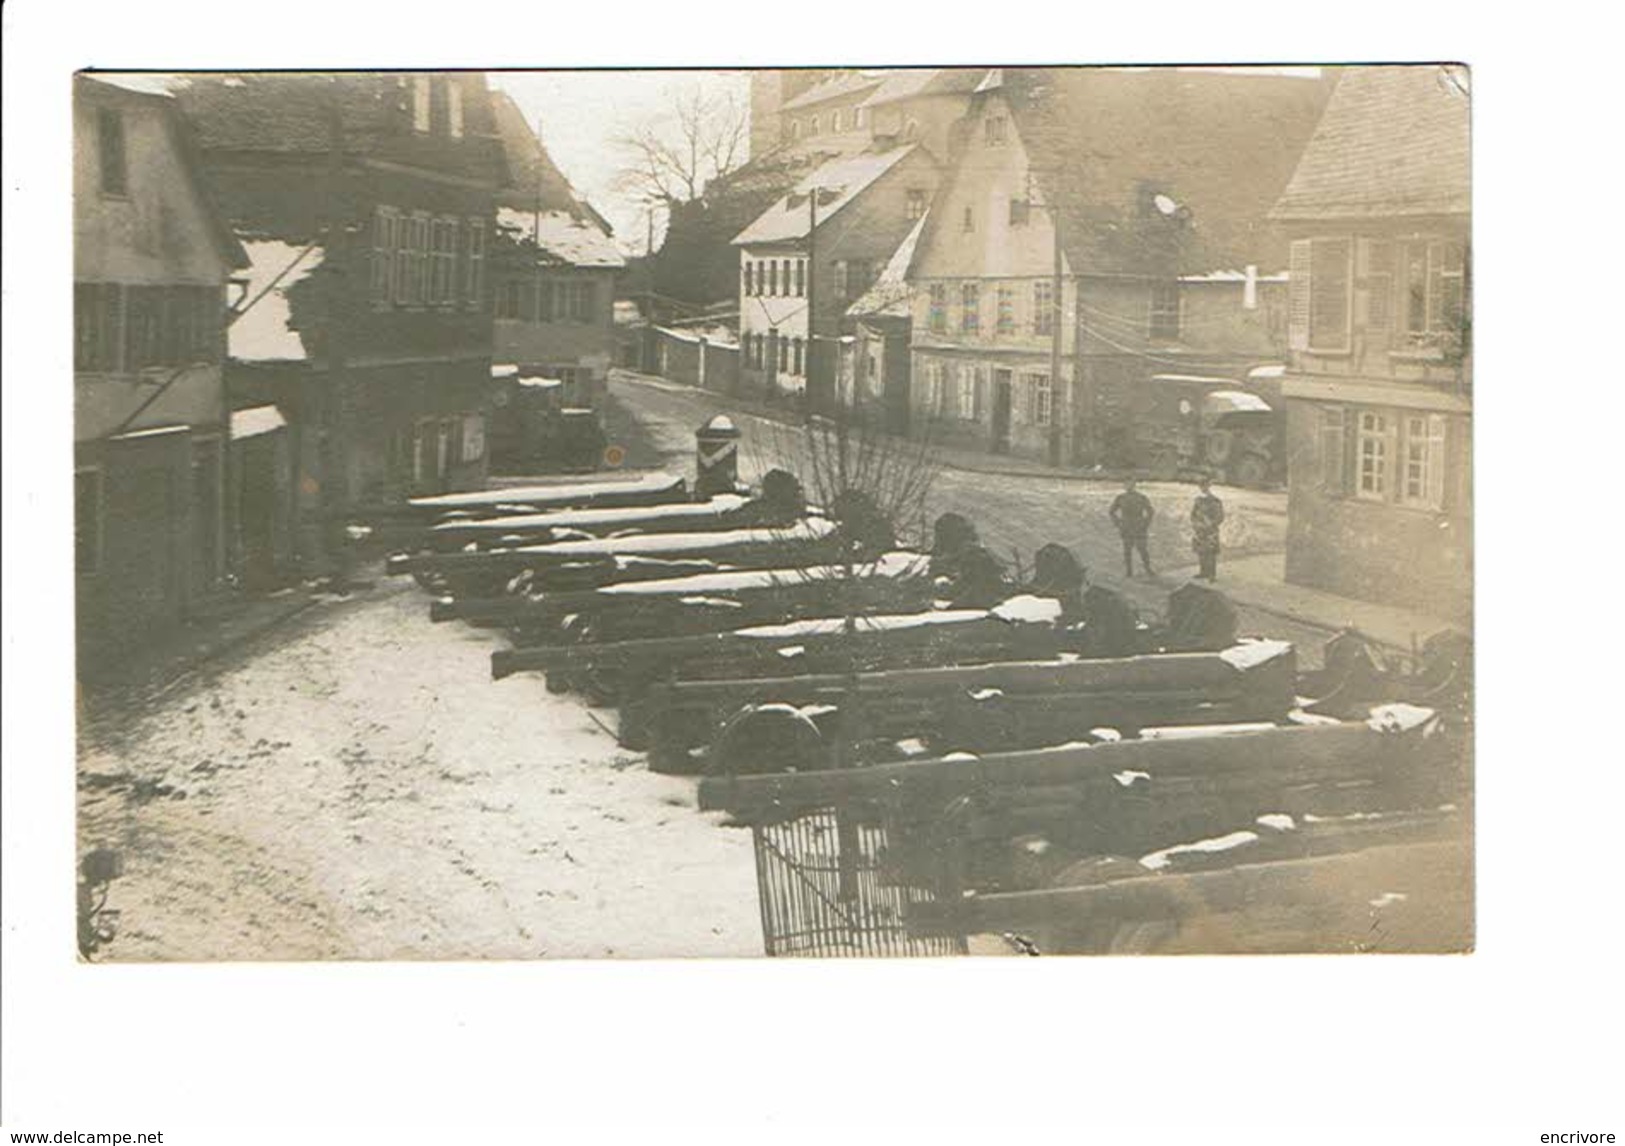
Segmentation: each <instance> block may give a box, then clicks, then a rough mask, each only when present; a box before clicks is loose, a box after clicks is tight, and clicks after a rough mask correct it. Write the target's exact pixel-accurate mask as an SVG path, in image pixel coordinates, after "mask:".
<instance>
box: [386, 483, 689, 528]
mask: <svg viewBox="0 0 1625 1146" xmlns="http://www.w3.org/2000/svg"><path fill="white" fill-rule="evenodd" d="M687 498H688V483H687V482H686V481H685V480H684V479H683V478H681V477H679V476H677V475H676V474H668V473H644V474H637V475H631V476H627V477H619V478H609V479H600V480H596V481H571V482H557V483H551V484H543V485H530V486H509V487H507V488H503V489H486V490H477V491H475V492H472V493H450V494H439V495H436V496H433V497H414V498H412V499H411V500H410V501H408V502H407V503H406V506H405V509H406V512H407V514H408V515H411V516H417V517H418V518H420V519H421V518H433V517H437V516H440V515H442V514H446V513H453V512H463V513H469V514H474V515H478V516H494V515H497V514H499V513H502V512H508V511H504V510H503V509H502V507H504V506H527V507H530V508H532V509H533V510H534V511H535V512H538V513H540V512H542V511H544V510H549V509H586V508H588V507H598V508H610V507H614V506H648V505H664V504H668V503H671V502H680V501H686V500H687Z"/></svg>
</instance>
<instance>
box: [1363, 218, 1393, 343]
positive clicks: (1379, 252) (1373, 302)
mask: <svg viewBox="0 0 1625 1146" xmlns="http://www.w3.org/2000/svg"><path fill="white" fill-rule="evenodd" d="M1361 246H1362V248H1363V261H1364V265H1363V266H1362V267H1361V272H1362V275H1361V278H1362V282H1363V283H1364V288H1365V325H1366V328H1367V329H1368V330H1370V331H1372V332H1373V333H1379V332H1385V331H1387V330H1388V329H1389V327H1390V326H1391V325H1392V323H1393V309H1394V244H1393V243H1386V242H1378V241H1375V240H1368V241H1365V242H1363V243H1362V244H1361Z"/></svg>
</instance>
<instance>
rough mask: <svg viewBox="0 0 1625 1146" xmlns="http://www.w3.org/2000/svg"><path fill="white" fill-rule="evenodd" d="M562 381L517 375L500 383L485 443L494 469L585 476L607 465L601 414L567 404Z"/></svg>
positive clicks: (498, 382)
mask: <svg viewBox="0 0 1625 1146" xmlns="http://www.w3.org/2000/svg"><path fill="white" fill-rule="evenodd" d="M566 392H567V387H566V386H565V383H564V382H563V380H561V379H558V378H548V377H544V376H542V375H539V374H528V373H524V372H521V373H518V374H516V375H514V376H512V377H509V378H505V379H502V380H500V381H497V382H496V383H495V385H494V389H493V393H492V395H491V407H492V408H491V415H490V428H489V430H488V431H487V439H488V442H489V446H490V450H491V462H492V465H493V467H494V468H496V469H498V470H501V471H506V472H509V473H584V472H587V471H590V470H594V469H598V468H599V467H600V466H601V465H602V464H603V459H604V447H605V438H604V431H603V427H602V426H601V425H600V424H599V420H598V413H597V411H596V410H592V409H589V408H586V407H572V406H567V405H565V396H566Z"/></svg>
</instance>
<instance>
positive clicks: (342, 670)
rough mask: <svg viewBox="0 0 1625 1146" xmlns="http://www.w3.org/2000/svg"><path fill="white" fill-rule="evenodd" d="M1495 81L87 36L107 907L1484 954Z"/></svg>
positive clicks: (87, 480)
mask: <svg viewBox="0 0 1625 1146" xmlns="http://www.w3.org/2000/svg"><path fill="white" fill-rule="evenodd" d="M606 83H614V84H617V85H620V86H623V87H625V88H626V89H627V90H629V91H631V92H635V93H639V94H640V95H642V96H643V97H644V99H643V103H642V106H641V108H640V110H639V111H638V112H637V113H636V114H633V113H631V112H630V111H628V110H622V111H621V112H620V114H619V116H618V117H614V118H609V117H606V118H607V120H608V121H607V122H603V123H591V122H588V123H583V122H579V121H577V122H571V121H569V120H568V119H565V118H563V117H560V116H559V115H558V111H557V109H559V108H580V107H583V106H594V105H593V103H592V101H593V97H592V95H591V94H590V93H591V92H593V91H594V90H595V89H599V88H602V87H603V86H604V85H605V84H606ZM1469 107H1470V80H1469V73H1468V71H1467V69H1466V68H1464V67H1461V66H1456V65H1449V64H1439V65H1425V64H1424V65H1405V66H1360V65H1353V66H1338V67H1332V66H1326V67H1302V66H1297V67H1280V68H1268V67H1239V68H1224V67H1146V68H1112V67H942V68H890V69H887V68H819V69H759V70H752V71H744V72H695V73H666V74H662V73H658V72H641V73H640V72H633V73H630V74H626V75H621V74H616V73H609V74H606V73H592V72H576V73H570V72H506V71H505V72H496V73H481V72H469V71H455V72H402V73H387V72H342V73H333V72H328V73H323V72H245V73H218V72H207V73H204V72H196V73H168V74H165V73H150V72H143V73H118V72H102V71H86V72H83V73H81V74H79V75H77V76H76V77H75V79H74V175H75V188H74V192H75V195H74V208H75V211H74V224H75V239H76V243H75V249H74V260H75V263H74V265H75V281H74V338H75V341H74V371H75V373H74V401H75V423H74V435H75V452H74V502H75V531H76V533H75V545H76V548H75V558H76V583H75V587H76V597H77V606H76V607H77V618H78V628H77V643H76V648H77V654H78V658H79V665H80V670H79V674H78V675H79V681H80V689H81V691H80V699H79V713H80V727H79V772H78V793H79V796H78V805H79V812H78V816H79V824H78V835H79V851H80V855H81V869H82V870H81V879H80V918H79V929H80V936H79V942H80V948H81V952H82V954H83V955H84V956H85V957H86V958H89V959H97V960H103V959H106V960H183V961H192V960H302V959H368V960H374V959H529V958H537V959H539V958H549V957H565V958H595V957H638V956H651V957H693V956H729V957H733V956H750V955H768V956H815V957H836V956H870V957H872V956H908V955H927V956H949V955H967V954H969V955H1025V956H1032V955H1073V954H1159V953H1175V952H1180V953H1199V954H1200V953H1207V954H1213V953H1267V952H1340V953H1348V954H1358V953H1368V952H1417V951H1432V952H1460V951H1466V950H1469V949H1471V947H1472V945H1473V911H1472V905H1473V879H1472V872H1473V865H1472V813H1471V809H1472V769H1471V759H1472V753H1471V747H1472V712H1473V692H1472V680H1473V674H1472V669H1473V658H1472V650H1473V640H1472V635H1473V634H1472V567H1473V565H1472V554H1473V550H1472V485H1471V455H1472V361H1473V359H1472V342H1471V281H1472V280H1471V244H1470V242H1469V237H1470V219H1471V214H1470V206H1471V187H1470V180H1469V169H1468V157H1469V121H1470V116H1469ZM606 110H608V109H606ZM555 124H557V126H556V127H555V126H554V125H555ZM555 139H556V142H554V141H555ZM572 168H573V169H574V170H572ZM1399 553H1404V554H1406V560H1404V561H1398V560H1396V555H1397V554H1399Z"/></svg>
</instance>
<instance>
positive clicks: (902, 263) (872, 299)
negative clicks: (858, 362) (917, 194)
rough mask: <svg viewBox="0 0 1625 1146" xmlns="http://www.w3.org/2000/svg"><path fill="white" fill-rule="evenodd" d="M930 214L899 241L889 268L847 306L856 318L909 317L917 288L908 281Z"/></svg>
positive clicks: (887, 262) (922, 217) (850, 313)
mask: <svg viewBox="0 0 1625 1146" xmlns="http://www.w3.org/2000/svg"><path fill="white" fill-rule="evenodd" d="M925 220H926V215H921V216H920V220H919V222H917V223H915V224H914V226H913V227H911V228H909V232H908V234H907V235H905V236H904V237H903V241H902V242H901V243H899V244H897V250H896V251H894V252H893V253H892V257H891V258H890V259H888V260H887V261H886V267H885V269H884V270H882V271H881V272H880V275H879V277H877V278H876V279H875V281H874V283H873V285H871V286H870V287H869V289H868V290H866V291H864V292H863V294H862V295H860V296H859V297H858V300H857V301H856V302H854V303H853V304H852V305H851V306H849V307H847V308H846V313H847V314H849V315H851V316H852V317H853V318H876V317H887V318H906V317H908V314H909V300H910V299H911V298H912V297H913V294H914V291H913V288H912V287H910V286H909V283H908V272H909V268H910V267H911V266H913V265H914V250H915V248H916V247H918V246H919V243H920V235H921V234H923V233H924V231H925Z"/></svg>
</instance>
